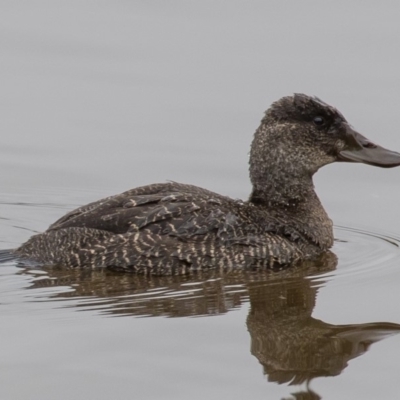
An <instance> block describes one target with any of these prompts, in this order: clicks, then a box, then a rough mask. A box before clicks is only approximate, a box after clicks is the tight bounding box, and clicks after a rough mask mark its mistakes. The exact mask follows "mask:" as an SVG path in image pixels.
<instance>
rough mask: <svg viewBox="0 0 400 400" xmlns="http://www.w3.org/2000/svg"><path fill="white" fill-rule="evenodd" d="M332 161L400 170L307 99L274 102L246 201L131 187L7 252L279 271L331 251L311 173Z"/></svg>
mask: <svg viewBox="0 0 400 400" xmlns="http://www.w3.org/2000/svg"><path fill="white" fill-rule="evenodd" d="M335 161H348V162H362V163H365V164H370V165H375V166H379V167H385V168H389V167H395V166H398V165H400V154H399V153H396V152H393V151H390V150H387V149H384V148H383V147H380V146H378V145H376V144H374V143H373V142H371V141H370V140H368V139H367V138H365V137H364V136H362V135H361V134H359V133H358V132H356V131H355V130H354V129H353V128H352V127H351V126H350V125H349V123H348V122H347V121H346V119H345V118H344V116H343V115H342V114H341V113H340V112H339V111H338V110H337V109H336V108H334V107H332V106H330V105H328V104H326V103H324V102H323V101H321V100H320V99H318V98H316V97H310V96H306V95H304V94H295V95H293V96H287V97H283V98H281V99H280V100H278V101H276V102H275V103H273V104H272V105H271V106H270V108H269V109H268V110H267V111H266V112H265V116H264V118H263V119H262V121H261V124H260V126H259V128H258V129H257V130H256V132H255V134H254V139H253V142H252V144H251V151H250V179H251V183H252V192H251V194H250V197H249V199H248V200H247V201H240V200H233V199H231V198H229V197H226V196H222V195H220V194H217V193H213V192H211V191H209V190H206V189H203V188H200V187H196V186H192V185H186V184H181V183H175V182H169V183H157V184H152V185H148V186H143V187H138V188H135V189H131V190H128V191H126V192H124V193H121V194H117V195H115V196H111V197H107V198H105V199H101V200H99V201H96V202H93V203H90V204H87V205H85V206H83V207H80V208H78V209H76V210H73V211H71V212H69V213H68V214H66V215H65V216H64V217H62V218H61V219H59V220H58V221H56V222H55V223H53V224H52V225H51V226H50V227H49V228H48V230H47V231H45V232H44V233H42V234H38V235H35V236H33V237H31V238H30V239H29V240H28V241H27V242H26V243H24V244H23V245H22V246H21V247H19V248H18V249H16V250H14V253H15V255H17V256H18V257H19V258H21V259H29V260H32V261H35V262H38V263H41V264H47V265H58V266H66V267H90V268H102V267H107V268H112V269H115V270H120V271H130V272H137V273H143V274H151V275H178V274H186V273H189V272H193V271H199V270H204V269H222V270H225V269H228V270H229V269H235V268H252V269H257V268H268V269H273V270H280V269H283V268H287V267H289V266H293V265H296V264H297V263H298V262H300V261H302V260H308V259H313V258H315V257H317V256H318V255H319V254H321V253H323V252H325V251H328V249H329V248H330V247H331V246H332V245H333V230H332V221H331V220H330V219H329V217H328V215H327V214H326V212H325V210H324V208H323V207H322V205H321V202H320V200H319V199H318V196H317V195H316V193H315V191H314V186H313V175H314V174H315V173H316V172H317V171H318V169H319V168H321V167H322V166H324V165H326V164H330V163H333V162H335Z"/></svg>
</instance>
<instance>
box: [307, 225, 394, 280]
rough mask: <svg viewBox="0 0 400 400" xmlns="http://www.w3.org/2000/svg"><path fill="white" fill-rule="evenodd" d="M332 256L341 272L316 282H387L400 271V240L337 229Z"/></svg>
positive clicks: (361, 231)
mask: <svg viewBox="0 0 400 400" xmlns="http://www.w3.org/2000/svg"><path fill="white" fill-rule="evenodd" d="M332 252H334V253H335V254H336V255H337V257H338V265H337V268H336V269H335V270H334V271H332V272H329V273H326V274H323V275H319V276H318V277H314V278H313V280H315V281H319V280H321V281H325V282H326V281H328V280H333V279H335V280H337V283H339V282H341V281H342V280H343V279H347V280H349V279H352V278H353V277H357V279H358V280H360V279H362V280H372V279H373V280H374V281H376V280H387V279H388V275H391V274H393V273H398V271H399V269H400V236H396V235H394V234H390V233H377V232H371V231H367V230H364V229H356V228H348V227H344V226H336V227H335V244H334V246H333V248H332ZM341 283H342V282H341Z"/></svg>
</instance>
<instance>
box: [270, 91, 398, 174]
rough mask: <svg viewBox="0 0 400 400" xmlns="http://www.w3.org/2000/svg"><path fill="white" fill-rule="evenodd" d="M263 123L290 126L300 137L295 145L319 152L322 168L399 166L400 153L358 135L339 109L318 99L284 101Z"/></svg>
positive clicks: (287, 99) (295, 97)
mask: <svg viewBox="0 0 400 400" xmlns="http://www.w3.org/2000/svg"><path fill="white" fill-rule="evenodd" d="M263 122H264V123H266V124H268V123H275V124H276V125H279V124H282V123H286V124H288V125H291V128H292V129H290V130H291V131H292V132H293V131H295V132H297V133H298V137H297V138H296V137H295V138H294V139H295V141H296V142H297V141H298V140H299V139H300V140H304V143H305V144H306V145H307V146H309V148H313V149H314V151H316V153H317V154H316V155H317V156H319V158H320V162H322V163H323V164H322V165H325V163H324V161H330V162H334V161H347V162H361V163H365V164H370V165H374V166H377V167H383V168H391V167H396V166H399V165H400V153H397V152H394V151H391V150H388V149H385V148H383V147H381V146H379V145H377V144H375V143H373V142H372V141H371V140H369V139H367V138H366V137H365V136H363V135H361V134H360V133H358V132H357V131H355V130H354V129H353V127H352V126H351V125H350V124H349V123H348V122H347V120H346V118H345V117H344V116H343V115H342V114H341V113H340V112H339V111H338V110H337V109H335V108H334V107H332V106H330V105H328V104H326V103H324V102H323V101H322V100H320V99H318V98H317V97H310V96H306V95H304V94H295V95H293V96H291V97H283V98H282V99H280V100H279V101H277V102H276V103H274V104H273V105H272V106H271V108H270V109H269V110H268V111H267V112H266V115H265V118H264V120H263ZM288 128H289V127H288ZM295 132H293V133H295ZM301 147H304V146H301ZM311 158H314V157H311ZM322 165H321V166H322Z"/></svg>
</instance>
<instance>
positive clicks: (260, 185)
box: [249, 158, 333, 250]
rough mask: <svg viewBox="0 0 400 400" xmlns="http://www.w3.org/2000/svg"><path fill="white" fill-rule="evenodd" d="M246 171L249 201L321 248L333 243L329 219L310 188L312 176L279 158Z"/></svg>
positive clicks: (312, 187) (311, 186) (312, 185)
mask: <svg viewBox="0 0 400 400" xmlns="http://www.w3.org/2000/svg"><path fill="white" fill-rule="evenodd" d="M260 165H261V167H260ZM262 165H264V166H265V167H262ZM267 165H272V166H273V168H268V167H267ZM250 172H251V179H252V183H253V190H252V193H251V195H250V198H249V202H250V203H253V204H254V205H255V206H257V207H259V208H261V209H263V210H265V211H266V212H267V214H268V215H270V216H271V217H274V218H277V219H278V220H279V221H280V222H281V224H283V225H287V226H291V227H293V228H294V229H295V230H296V231H298V232H301V233H302V234H303V235H305V237H307V238H308V240H310V241H311V242H313V243H315V244H316V245H317V246H318V247H320V248H321V249H323V250H326V249H328V248H330V247H331V246H332V245H333V231H332V221H331V220H330V219H329V217H328V215H327V214H326V212H325V210H324V208H323V207H322V204H321V202H320V200H319V198H318V196H317V194H316V193H315V191H314V184H313V180H312V175H310V174H309V173H305V172H304V171H302V170H301V168H298V167H297V168H296V164H293V163H291V162H287V160H284V159H283V158H282V159H281V160H275V161H274V162H272V163H264V164H258V165H252V164H251V166H250Z"/></svg>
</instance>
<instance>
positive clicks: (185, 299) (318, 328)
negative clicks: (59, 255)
mask: <svg viewBox="0 0 400 400" xmlns="http://www.w3.org/2000/svg"><path fill="white" fill-rule="evenodd" d="M336 264H337V258H336V256H335V255H334V254H332V253H326V254H324V255H322V256H321V257H320V258H319V259H318V260H316V261H314V262H308V263H305V264H302V265H301V266H300V267H299V268H297V269H291V270H290V271H289V272H285V271H283V272H281V273H271V272H261V271H234V272H230V273H226V274H221V273H217V272H212V271H209V272H205V271H203V272H201V273H198V274H196V275H194V276H176V277H174V276H170V277H168V276H163V277H150V278H149V277H144V276H138V275H129V274H118V273H115V272H112V271H106V270H87V271H85V270H78V269H77V270H65V269H55V268H47V269H46V268H44V270H45V271H46V275H41V274H43V269H41V270H40V272H39V271H38V273H39V275H37V276H34V277H33V279H32V283H31V286H30V287H29V288H30V289H37V288H41V290H43V288H45V287H53V289H52V291H51V294H50V296H49V297H51V298H54V299H68V298H76V300H77V301H75V302H73V306H74V307H80V308H83V309H94V308H95V309H96V310H98V312H100V313H103V314H108V315H112V316H118V315H119V316H122V315H137V316H168V317H184V316H201V315H213V314H223V313H226V312H228V311H230V310H232V309H235V308H237V307H240V306H241V304H243V303H246V302H248V301H250V309H249V314H248V317H247V328H248V331H249V333H250V338H251V345H250V350H251V354H252V355H254V356H255V357H256V358H257V359H258V361H259V362H260V364H261V365H262V367H263V372H264V374H265V375H266V376H267V378H268V380H269V381H273V382H277V383H279V384H282V383H289V384H293V385H299V384H302V383H304V382H306V384H307V385H306V390H304V391H301V392H297V393H294V394H293V397H292V398H294V399H304V400H305V399H320V398H321V397H320V396H319V395H318V394H316V393H315V392H313V391H312V390H311V389H309V388H308V384H309V382H310V381H311V379H313V378H315V377H328V376H336V375H339V374H340V373H341V372H342V371H343V369H344V368H346V366H347V364H348V362H349V361H350V360H352V359H353V358H355V357H358V356H360V355H362V354H363V353H365V352H366V351H367V350H368V349H369V347H370V345H371V344H372V343H375V342H377V341H379V340H381V339H383V338H385V337H387V336H389V335H393V334H396V333H398V332H399V331H400V325H397V324H392V323H366V324H351V325H332V324H329V323H326V322H323V321H321V320H318V319H315V318H313V317H312V316H311V314H312V311H313V309H314V306H315V301H316V295H317V292H318V288H319V286H321V285H322V284H323V281H321V279H322V280H323V277H322V278H319V280H318V281H316V280H315V279H312V278H308V276H311V275H312V276H314V277H315V276H318V275H319V274H325V273H327V272H330V271H333V270H334V269H335V268H336ZM28 272H29V274H32V270H27V269H24V270H22V271H21V273H23V274H25V273H28ZM55 287H57V288H58V290H54V288H55ZM67 304H70V302H68V303H67Z"/></svg>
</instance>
